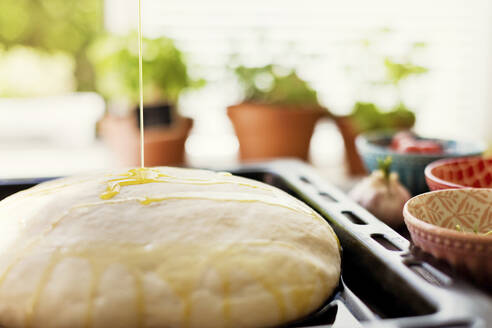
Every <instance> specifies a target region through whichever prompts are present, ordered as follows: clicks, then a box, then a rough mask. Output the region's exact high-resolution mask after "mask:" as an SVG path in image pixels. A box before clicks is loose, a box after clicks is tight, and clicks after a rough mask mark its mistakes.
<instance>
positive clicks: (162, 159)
mask: <svg viewBox="0 0 492 328" xmlns="http://www.w3.org/2000/svg"><path fill="white" fill-rule="evenodd" d="M192 126H193V120H192V119H190V118H185V117H180V118H178V119H177V120H176V122H175V123H174V124H172V125H171V126H170V127H158V126H154V127H149V128H146V129H145V132H144V140H145V145H144V147H145V158H144V160H145V166H149V167H150V166H158V165H173V166H179V165H182V164H184V154H185V149H184V145H185V141H186V138H187V137H188V134H189V132H190V130H191V128H192ZM100 131H101V135H102V137H103V139H104V140H105V142H106V143H107V144H108V145H109V147H110V148H111V149H112V150H113V151H114V152H115V154H116V156H118V157H119V159H120V161H121V163H122V164H124V165H128V166H138V165H140V132H139V129H138V125H137V122H136V119H135V117H133V116H127V117H115V116H111V115H108V116H106V117H104V118H103V120H102V121H101V123H100Z"/></svg>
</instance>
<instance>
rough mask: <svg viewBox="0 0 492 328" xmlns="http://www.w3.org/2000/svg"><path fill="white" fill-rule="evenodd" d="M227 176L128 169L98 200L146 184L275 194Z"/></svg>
mask: <svg viewBox="0 0 492 328" xmlns="http://www.w3.org/2000/svg"><path fill="white" fill-rule="evenodd" d="M229 175H230V174H226V173H218V174H217V176H220V177H223V178H222V179H197V178H179V177H174V176H171V175H169V174H165V173H162V172H161V171H160V170H159V169H157V168H155V169H151V168H136V169H130V170H129V171H128V172H127V173H124V174H121V175H119V176H118V178H114V179H110V180H108V181H107V188H106V191H104V192H103V193H102V194H101V195H100V198H101V199H104V200H108V199H111V198H113V197H114V196H116V195H118V194H119V193H120V191H121V188H122V187H124V186H131V185H139V184H146V183H179V184H192V185H214V184H234V185H239V186H243V187H248V188H254V189H261V190H265V191H270V192H275V189H273V188H271V187H268V186H263V185H260V184H252V183H246V182H240V181H236V180H228V179H227V177H228V176H229Z"/></svg>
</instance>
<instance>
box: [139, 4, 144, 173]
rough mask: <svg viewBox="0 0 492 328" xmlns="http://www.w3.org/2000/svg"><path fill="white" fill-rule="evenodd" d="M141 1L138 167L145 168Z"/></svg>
mask: <svg viewBox="0 0 492 328" xmlns="http://www.w3.org/2000/svg"><path fill="white" fill-rule="evenodd" d="M142 66H143V65H142V0H138V85H139V91H140V106H139V110H140V166H141V167H142V168H144V167H145V161H144V157H145V150H144V120H143V67H142Z"/></svg>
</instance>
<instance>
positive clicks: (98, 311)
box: [0, 167, 340, 328]
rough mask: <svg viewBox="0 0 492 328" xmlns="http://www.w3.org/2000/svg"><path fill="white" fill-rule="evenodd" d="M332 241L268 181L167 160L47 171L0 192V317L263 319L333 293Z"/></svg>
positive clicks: (84, 321)
mask: <svg viewBox="0 0 492 328" xmlns="http://www.w3.org/2000/svg"><path fill="white" fill-rule="evenodd" d="M339 276H340V253H339V245H338V240H337V238H336V236H335V234H334V233H333V230H332V229H331V227H330V226H329V225H328V223H327V222H326V221H325V220H324V219H323V218H322V217H320V216H319V215H318V214H317V213H316V212H314V211H313V210H312V209H311V208H309V207H308V206H306V205H305V204H304V203H302V202H301V201H298V200H297V199H295V198H294V197H291V196H290V195H288V194H286V193H285V192H283V191H281V190H279V189H277V188H274V187H272V186H269V185H266V184H263V183H260V182H256V181H253V180H249V179H245V178H240V177H236V176H232V175H230V174H228V173H215V172H210V171H204V170H191V169H178V168H169V167H159V168H150V169H148V168H146V169H131V170H128V171H127V170H124V169H123V170H119V171H118V170H117V171H111V172H109V171H108V172H98V173H94V174H92V175H85V176H77V177H70V178H64V179H59V180H53V181H49V182H45V183H42V184H40V185H38V186H35V187H33V188H31V189H28V190H25V191H22V192H20V193H17V194H14V195H12V196H10V197H8V198H6V199H4V200H3V201H1V202H0V326H5V327H9V328H10V327H11V328H17V327H27V328H34V327H43V328H46V327H50V328H56V327H66V328H77V327H84V328H87V327H112V328H117V327H132V328H133V327H201V328H206V327H268V326H276V325H279V324H283V323H287V322H290V321H292V320H295V319H298V318H302V317H303V316H306V315H308V314H309V313H311V312H313V311H315V310H316V309H317V308H318V307H319V306H320V305H322V304H323V302H324V301H325V300H326V299H327V298H328V297H329V296H330V295H331V294H332V292H333V290H334V289H335V287H336V286H337V284H338V280H339Z"/></svg>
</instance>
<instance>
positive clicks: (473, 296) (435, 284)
mask: <svg viewBox="0 0 492 328" xmlns="http://www.w3.org/2000/svg"><path fill="white" fill-rule="evenodd" d="M228 171H231V172H232V173H234V174H237V175H240V176H244V177H247V178H251V179H255V180H258V181H262V182H265V183H268V184H270V185H273V186H276V187H278V188H280V189H282V190H284V191H286V192H288V193H289V194H291V195H293V196H295V197H297V198H299V199H300V200H302V201H304V202H305V203H307V204H308V205H310V206H311V207H312V208H314V209H315V210H317V211H318V212H319V213H320V214H321V215H322V216H323V217H324V218H325V219H326V220H327V221H328V222H329V223H330V224H331V226H332V227H333V229H334V230H335V232H336V233H337V235H338V237H339V239H340V242H341V245H342V248H343V259H342V278H341V280H340V285H339V287H338V288H337V290H336V291H335V294H334V296H333V297H332V298H331V299H330V300H328V301H327V303H326V304H324V305H323V306H322V307H321V308H320V309H319V310H317V311H316V312H315V313H313V314H312V315H310V316H308V317H306V318H303V319H302V320H299V321H297V322H295V323H292V324H290V325H288V326H287V327H332V326H334V327H336V328H340V327H354V328H355V327H382V328H390V327H391V328H394V327H401V328H424V327H426V328H437V327H439V328H465V327H473V328H482V327H492V296H491V295H492V293H491V290H492V288H491V286H480V285H476V284H473V283H472V281H470V280H469V279H467V278H466V277H465V276H463V275H462V274H459V273H457V272H454V271H453V270H452V269H451V268H450V267H449V266H447V265H446V264H445V263H443V262H439V261H436V260H434V259H433V258H432V257H430V256H428V255H426V254H424V253H422V252H420V251H419V250H418V249H417V248H414V247H412V245H411V242H410V241H409V240H408V239H407V238H408V235H407V233H406V231H405V230H404V229H403V230H402V231H400V233H398V232H396V231H395V230H393V229H391V228H389V227H388V226H387V225H385V224H384V223H382V222H381V221H379V220H378V219H377V218H376V217H374V216H373V215H371V214H370V213H369V212H367V211H366V210H365V209H363V208H361V207H360V206H358V205H357V204H355V203H354V202H352V201H351V200H350V199H348V197H347V196H346V195H345V194H344V193H343V192H341V191H340V190H338V189H337V188H335V187H334V186H333V185H331V184H330V183H328V182H327V181H325V180H324V179H323V178H321V177H320V176H319V175H318V174H317V173H316V172H315V171H314V169H313V168H312V167H310V166H309V165H307V164H304V163H302V162H299V161H294V160H282V161H274V162H268V163H259V164H250V165H242V166H239V167H234V168H229V169H228ZM48 179H49V178H43V179H23V180H0V199H1V198H3V197H6V196H7V195H9V194H11V193H13V192H16V191H19V190H22V189H25V188H28V187H31V186H33V185H35V184H37V183H39V182H42V181H45V180H48ZM402 235H403V236H402ZM404 236H407V238H405V237H404ZM491 260H492V259H491ZM335 321H336V323H335V325H333V323H334V322H335Z"/></svg>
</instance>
